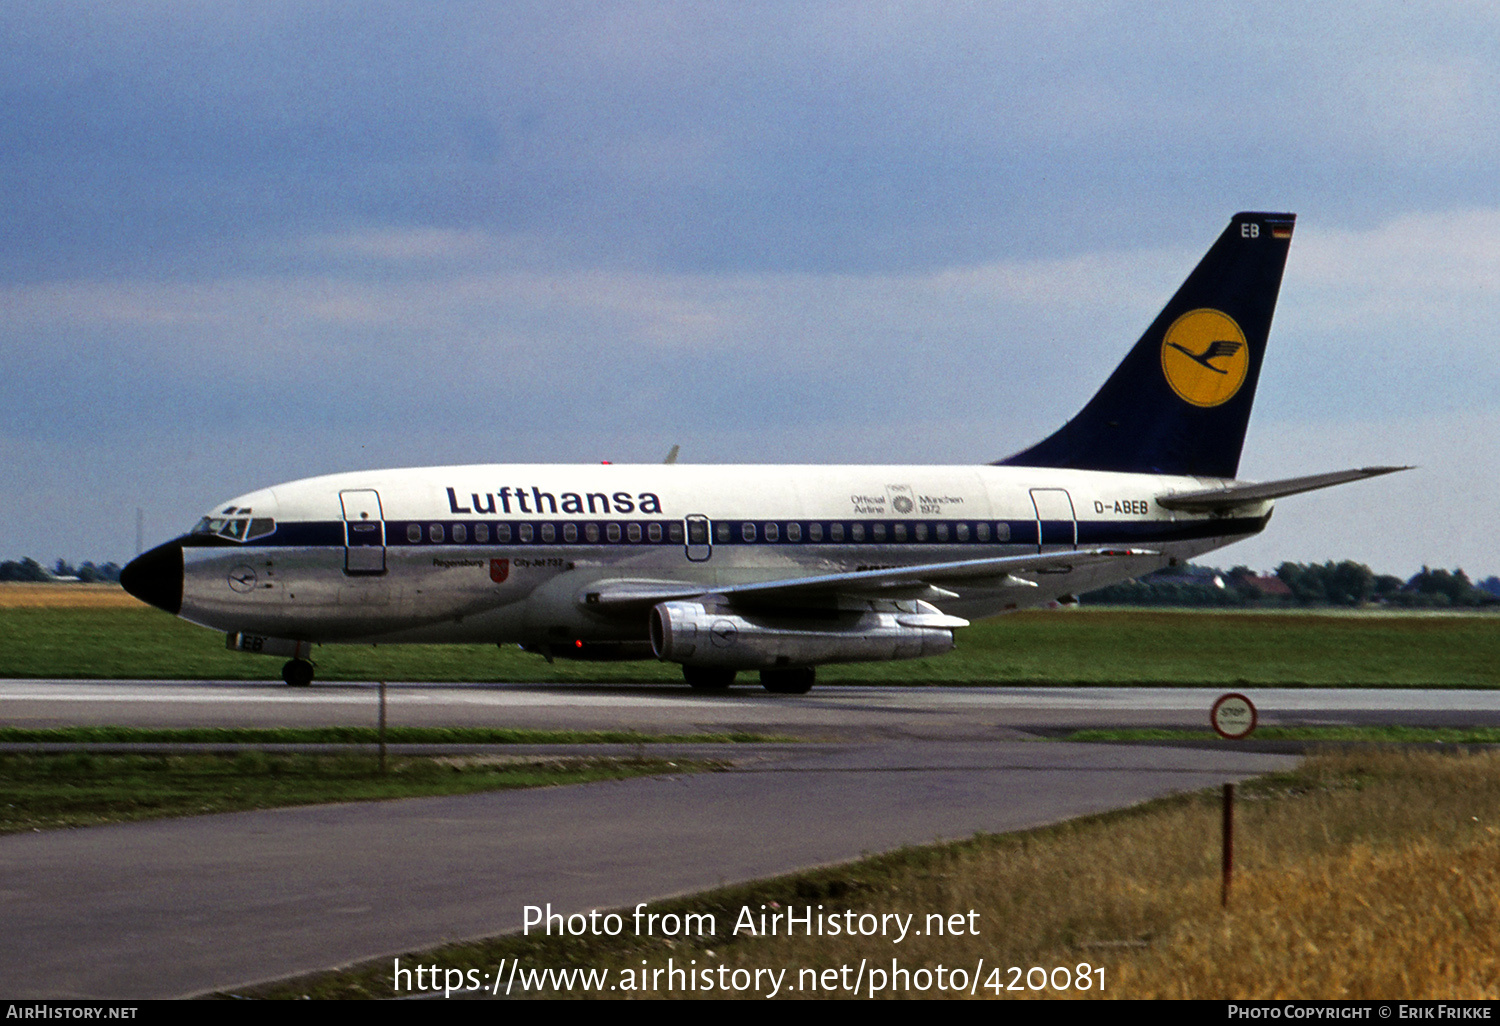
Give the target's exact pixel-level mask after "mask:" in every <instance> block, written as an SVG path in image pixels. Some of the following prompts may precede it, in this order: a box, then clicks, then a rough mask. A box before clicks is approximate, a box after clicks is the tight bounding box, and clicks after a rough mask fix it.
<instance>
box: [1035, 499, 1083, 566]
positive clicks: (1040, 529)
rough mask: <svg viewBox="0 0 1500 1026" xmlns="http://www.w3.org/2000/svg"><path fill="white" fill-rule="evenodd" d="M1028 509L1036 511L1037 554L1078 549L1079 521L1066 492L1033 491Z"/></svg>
mask: <svg viewBox="0 0 1500 1026" xmlns="http://www.w3.org/2000/svg"><path fill="white" fill-rule="evenodd" d="M1031 505H1032V508H1033V509H1035V510H1036V541H1037V546H1036V550H1037V551H1038V552H1056V551H1058V550H1059V549H1076V548H1078V519H1077V517H1076V516H1074V513H1073V499H1072V497H1071V496H1069V495H1068V492H1067V489H1065V488H1033V489H1032V490H1031Z"/></svg>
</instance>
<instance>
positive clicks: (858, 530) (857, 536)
mask: <svg viewBox="0 0 1500 1026" xmlns="http://www.w3.org/2000/svg"><path fill="white" fill-rule="evenodd" d="M849 537H850V538H852V539H853V540H854V541H857V542H862V541H864V540H865V525H864V524H853V525H851V526H850V528H849Z"/></svg>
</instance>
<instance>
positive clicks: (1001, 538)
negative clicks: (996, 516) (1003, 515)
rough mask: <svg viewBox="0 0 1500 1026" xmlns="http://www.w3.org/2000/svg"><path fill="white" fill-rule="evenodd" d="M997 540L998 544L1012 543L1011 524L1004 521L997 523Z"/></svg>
mask: <svg viewBox="0 0 1500 1026" xmlns="http://www.w3.org/2000/svg"><path fill="white" fill-rule="evenodd" d="M995 540H996V541H997V542H1008V541H1010V524H1008V523H1006V522H1005V521H1004V520H997V521H995Z"/></svg>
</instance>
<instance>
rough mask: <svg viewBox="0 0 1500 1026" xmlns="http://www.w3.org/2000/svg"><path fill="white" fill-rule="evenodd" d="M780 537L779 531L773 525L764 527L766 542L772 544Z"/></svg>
mask: <svg viewBox="0 0 1500 1026" xmlns="http://www.w3.org/2000/svg"><path fill="white" fill-rule="evenodd" d="M780 537H781V529H780V528H779V527H777V526H776V525H775V524H767V525H766V541H768V542H773V541H776V540H777V539H778V538H780Z"/></svg>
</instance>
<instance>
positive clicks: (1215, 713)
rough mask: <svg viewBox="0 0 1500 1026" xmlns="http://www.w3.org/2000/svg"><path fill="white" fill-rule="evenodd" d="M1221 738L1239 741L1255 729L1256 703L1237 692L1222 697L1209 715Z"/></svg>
mask: <svg viewBox="0 0 1500 1026" xmlns="http://www.w3.org/2000/svg"><path fill="white" fill-rule="evenodd" d="M1208 718H1209V721H1210V722H1211V723H1212V724H1213V725H1214V730H1216V731H1217V732H1218V734H1219V736H1220V737H1223V738H1228V739H1229V740H1231V741H1237V740H1239V739H1240V738H1242V737H1249V736H1250V732H1251V731H1253V730H1254V729H1255V723H1256V716H1255V703H1254V702H1252V701H1250V699H1248V698H1246V697H1245V696H1244V695H1242V694H1240V693H1239V692H1237V691H1231V692H1230V693H1229V694H1227V695H1220V696H1219V700H1218V701H1217V702H1215V703H1214V707H1213V709H1212V710H1211V711H1210V712H1209V714H1208Z"/></svg>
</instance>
